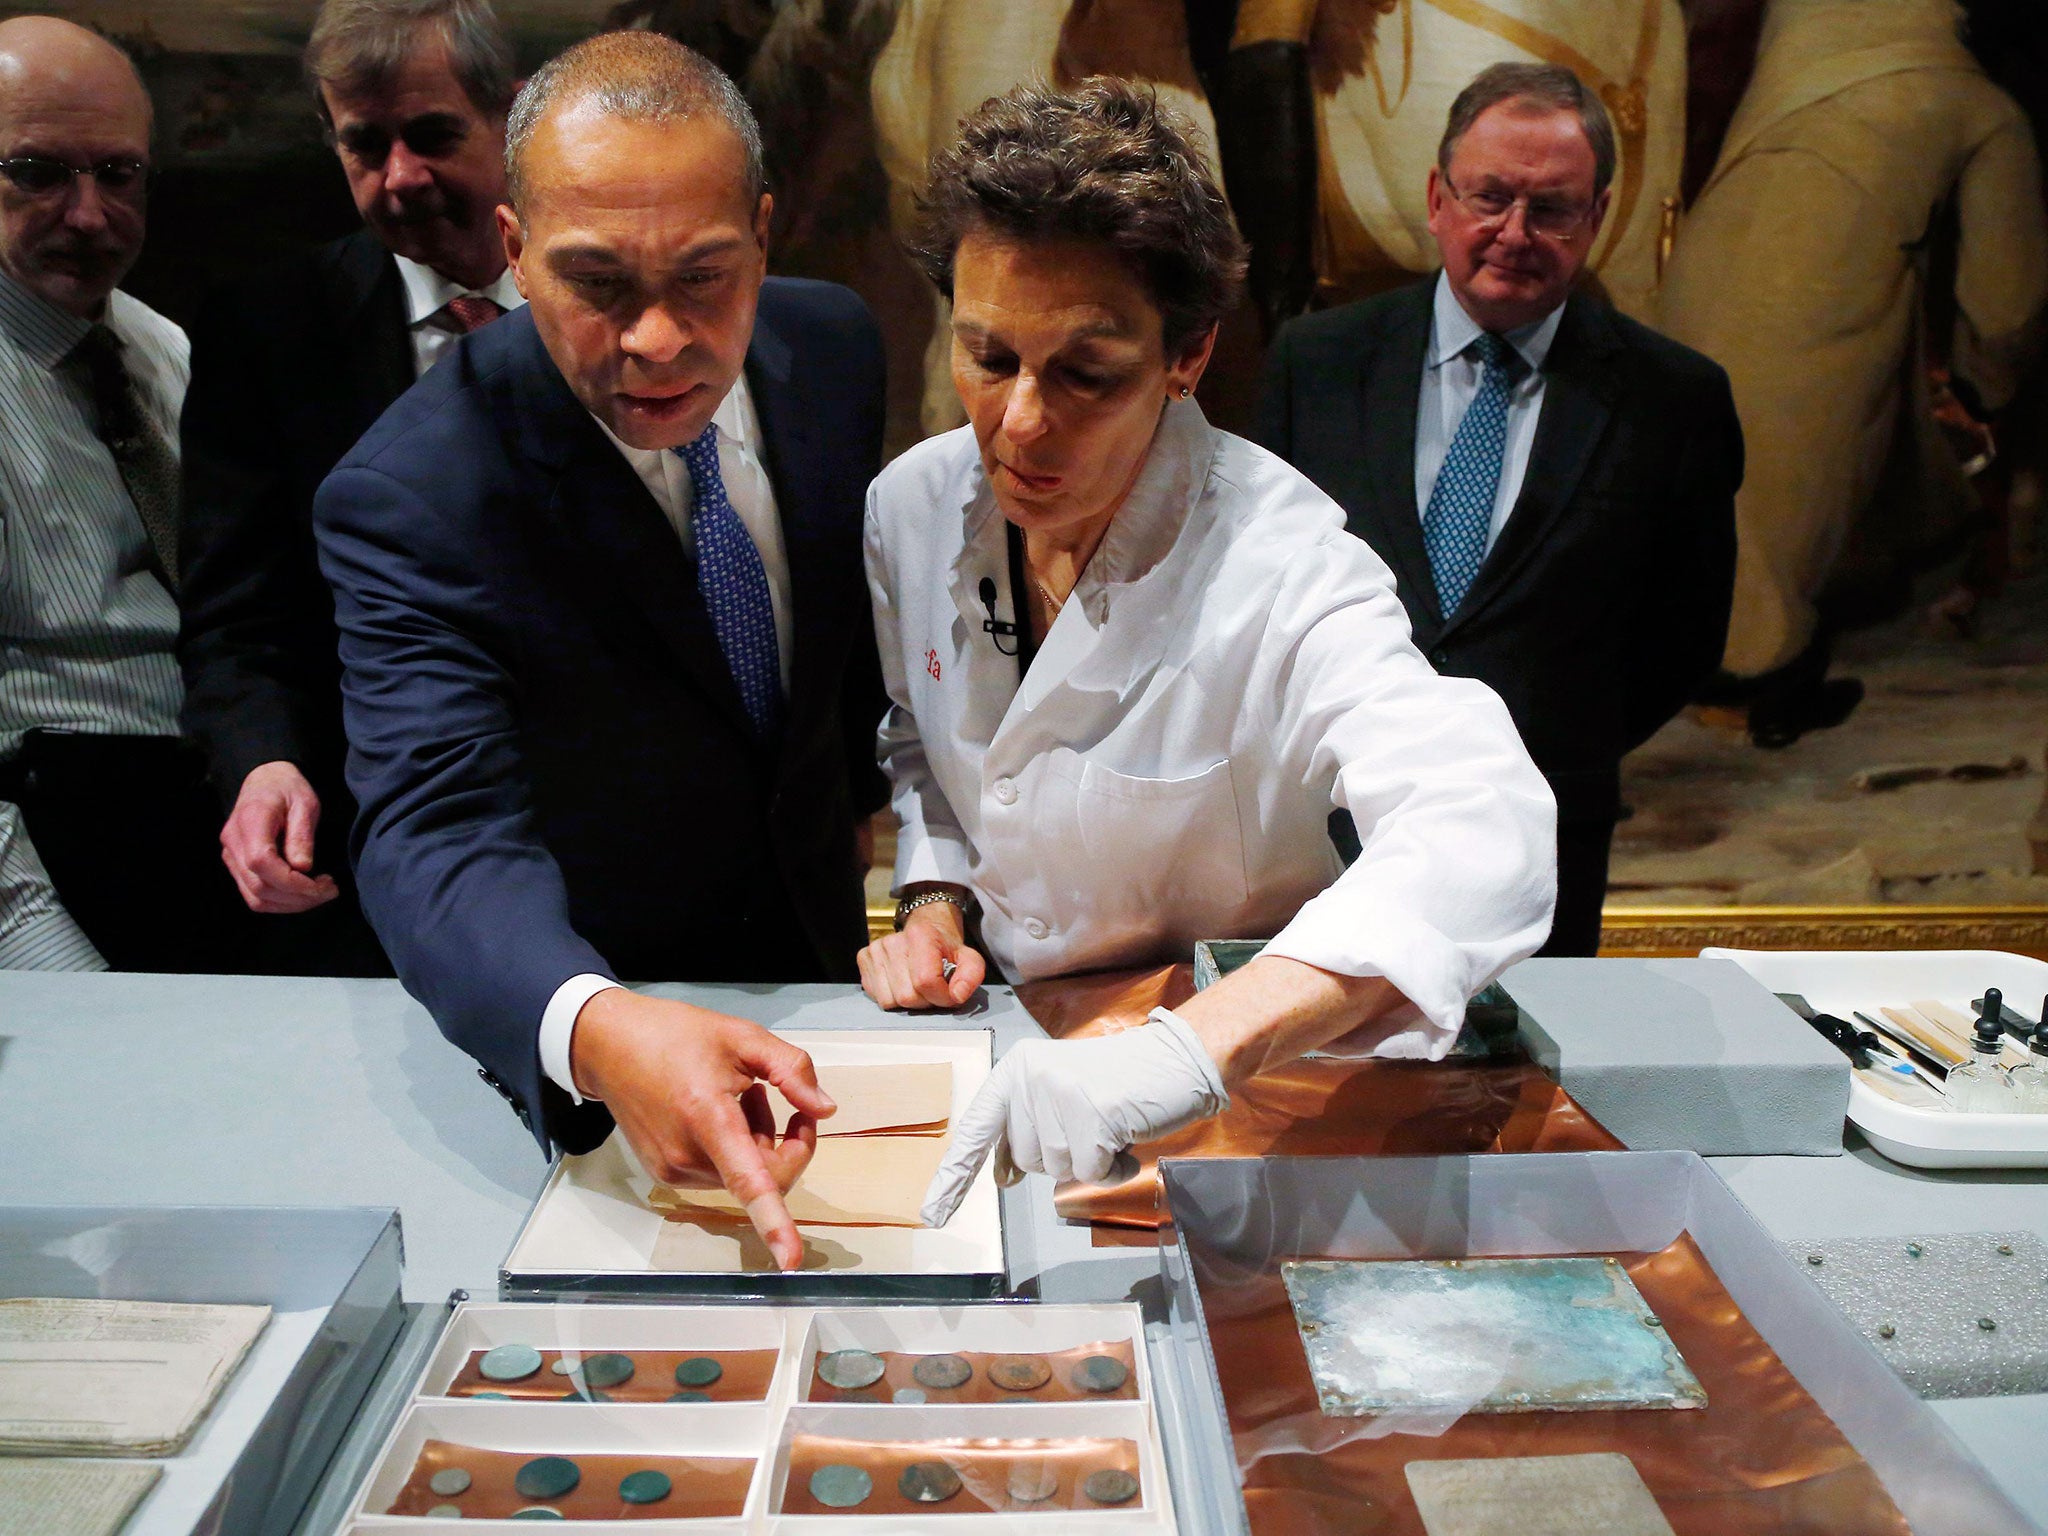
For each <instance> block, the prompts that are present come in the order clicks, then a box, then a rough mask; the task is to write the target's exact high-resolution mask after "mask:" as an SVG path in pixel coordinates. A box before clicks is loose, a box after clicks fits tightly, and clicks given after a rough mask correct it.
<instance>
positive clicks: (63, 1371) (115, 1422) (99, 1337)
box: [0, 1297, 270, 1456]
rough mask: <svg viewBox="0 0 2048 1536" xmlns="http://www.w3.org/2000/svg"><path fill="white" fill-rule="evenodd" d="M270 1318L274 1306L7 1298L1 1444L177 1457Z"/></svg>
mask: <svg viewBox="0 0 2048 1536" xmlns="http://www.w3.org/2000/svg"><path fill="white" fill-rule="evenodd" d="M269 1319H270V1308H268V1307H247V1306H191V1305H186V1304H183V1303H178V1302H153V1301H101V1300H86V1299H76V1298H71V1297H15V1298H11V1299H6V1300H0V1453H10V1452H11V1453H15V1454H22V1453H26V1454H29V1455H41V1456H167V1455H170V1454H172V1453H174V1452H176V1451H177V1450H178V1449H179V1448H180V1447H181V1446H183V1445H184V1443H185V1441H186V1440H187V1439H188V1438H189V1437H190V1436H191V1434H192V1431H193V1429H194V1428H195V1427H196V1426H197V1425H198V1423H199V1421H200V1419H201V1418H203V1417H204V1416H205V1414H206V1410H207V1408H208V1407H209V1406H210V1405H211V1404H212V1402H213V1400H214V1398H215V1397H216V1396H218V1395H219V1393H220V1389H221V1385H222V1383H224V1382H225V1381H226V1380H227V1379H228V1377H229V1376H231V1375H232V1374H234V1369H235V1367H236V1366H237V1365H238V1364H240V1362H241V1359H242V1357H243V1355H245V1354H247V1353H248V1351H249V1346H250V1344H251V1343H252V1342H254V1340H255V1338H256V1335H257V1334H259V1333H261V1332H262V1331H263V1325H264V1324H265V1323H266V1322H268V1321H269Z"/></svg>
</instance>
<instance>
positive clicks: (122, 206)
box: [0, 16, 151, 318]
mask: <svg viewBox="0 0 2048 1536" xmlns="http://www.w3.org/2000/svg"><path fill="white" fill-rule="evenodd" d="M150 117H151V112H150V103H149V93H148V92H147V91H146V90H144V89H143V85H142V79H141V77H140V76H139V75H137V74H136V72H135V66H134V65H133V64H132V63H130V62H129V60H128V56H127V55H126V54H124V53H122V52H121V50H120V49H118V48H116V47H115V46H114V45H113V44H112V43H110V42H108V41H107V40H106V39H105V38H103V37H100V36H99V35H98V34H96V33H93V32H88V31H87V30H86V29H85V28H83V27H80V26H75V25H73V24H72V23H71V22H68V21H61V20H59V19H58V18H56V17H54V16H17V17H14V18H13V19H11V20H8V21H0V160H6V161H26V162H30V165H29V166H28V167H27V168H22V167H17V168H16V169H15V170H14V171H12V172H10V173H9V174H8V175H7V176H5V177H0V271H4V272H5V273H6V274H7V276H9V277H10V278H12V279H13V280H14V281H15V282H17V283H19V284H21V285H22V286H23V287H25V288H27V289H29V290H30V291H31V292H34V293H36V294H39V295H40V296H41V297H43V298H45V299H47V300H49V301H50V302H51V303H53V304H55V305H57V306H58V307H59V308H61V309H65V310H68V311H70V312H71V313H73V314H76V315H80V316H84V317H87V318H92V317H95V316H97V315H98V314H99V313H100V311H101V309H102V308H103V307H104V306H105V304H106V299H107V295H108V294H109V293H111V292H112V291H113V289H114V286H115V284H117V283H119V282H120V281H121V279H122V278H123V277H125V276H127V274H128V269H129V268H130V267H131V266H133V265H134V264H135V258H136V256H137V255H139V254H140V253H141V250H142V233H143V205H144V191H145V185H146V183H145V180H144V178H143V177H142V176H141V175H140V174H139V173H137V172H136V170H135V167H137V166H146V165H147V164H148V161H149V129H150ZM53 166H62V167H65V168H67V169H69V170H72V171H91V170H92V169H94V168H97V170H98V174H97V175H94V174H85V175H73V176H70V177H68V178H62V179H59V177H58V173H57V172H56V171H55V170H53V169H52V167H53ZM52 183H54V184H52Z"/></svg>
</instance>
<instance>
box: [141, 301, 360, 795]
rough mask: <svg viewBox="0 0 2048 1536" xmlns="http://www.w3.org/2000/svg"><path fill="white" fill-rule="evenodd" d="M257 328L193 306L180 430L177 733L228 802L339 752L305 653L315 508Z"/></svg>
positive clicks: (321, 618) (220, 309)
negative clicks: (257, 778)
mask: <svg viewBox="0 0 2048 1536" xmlns="http://www.w3.org/2000/svg"><path fill="white" fill-rule="evenodd" d="M243 297H244V298H245V297H246V295H244V296H243ZM266 329H267V327H265V326H264V325H263V324H262V322H261V318H260V317H252V316H250V314H249V312H248V310H247V308H246V305H245V304H242V303H238V302H236V301H235V296H234V295H231V294H229V293H225V292H224V293H221V294H218V295H216V296H215V297H214V299H213V300H212V301H211V302H209V303H208V304H207V305H206V306H205V308H204V309H202V311H201V313H200V317H199V319H198V321H197V323H196V324H195V325H194V326H193V329H192V383H191V387H190V388H189V389H188V391H187V393H186V396H185V409H184V416H183V420H182V424H181V431H180V435H181V438H182V443H183V456H184V500H183V513H182V517H183V526H182V530H181V533H180V564H181V566H182V579H181V581H180V584H179V592H178V603H179V608H180V614H181V623H180V633H179V637H178V659H179V663H180V665H181V667H182V668H183V671H184V675H185V706H184V716H183V723H184V727H185V732H186V734H187V735H188V736H190V737H191V738H192V739H193V740H194V741H196V742H197V743H198V745H199V747H200V749H201V750H202V751H203V752H204V753H205V755H206V761H207V771H208V774H209V775H210V777H211V778H212V779H213V782H214V784H215V786H216V788H217V789H218V790H219V791H220V795H221V798H222V801H223V803H225V804H229V805H232V804H233V802H234V798H235V795H236V793H237V792H238V791H239V790H240V788H241V785H242V780H243V779H244V778H245V777H247V776H248V773H249V771H250V770H251V769H252V768H255V767H257V766H258V765H260V764H263V763H268V762H275V761H278V760H280V759H282V760H284V761H287V762H291V763H295V764H297V765H298V766H299V768H300V769H301V770H303V771H305V772H307V773H308V774H309V775H310V774H316V773H317V770H318V766H319V765H320V764H322V763H325V762H331V761H333V760H334V759H335V757H336V756H337V754H338V748H339V743H338V742H337V741H335V740H334V726H333V712H334V703H333V698H334V694H333V690H334V668H333V659H332V657H331V656H330V655H309V654H308V648H307V643H306V636H307V634H308V631H309V628H310V629H311V631H312V632H313V633H321V632H322V631H324V626H325V619H326V614H325V609H326V606H327V604H328V602H329V598H328V595H327V591H326V588H325V587H324V585H323V584H322V583H321V581H320V573H319V570H318V567H317V565H316V563H315V556H314V552H313V540H312V531H311V525H310V517H311V510H312V509H311V508H310V507H308V506H307V505H306V504H305V499H304V498H305V494H306V493H305V491H304V489H298V490H294V481H293V476H292V474H291V471H290V467H289V465H288V464H287V463H286V462H285V461H284V459H283V456H282V455H283V449H282V446H281V445H282V442H283V436H284V435H283V433H282V432H281V431H280V429H279V427H278V424H277V419H276V413H275V410H274V402H275V401H276V400H277V399H278V398H279V392H280V391H281V390H283V389H286V388H288V387H290V386H289V381H288V380H285V379H281V378H278V377H275V376H274V369H273V368H272V366H271V363H270V349H269V348H268V347H267V346H266V343H265V335H264V332H265V330H266ZM301 484H303V482H301ZM309 610H310V611H309ZM323 637H324V636H323Z"/></svg>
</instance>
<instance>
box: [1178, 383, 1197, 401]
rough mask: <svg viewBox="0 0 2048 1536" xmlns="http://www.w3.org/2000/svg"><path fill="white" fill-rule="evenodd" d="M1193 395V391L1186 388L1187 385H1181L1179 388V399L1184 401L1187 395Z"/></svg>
mask: <svg viewBox="0 0 2048 1536" xmlns="http://www.w3.org/2000/svg"><path fill="white" fill-rule="evenodd" d="M1193 393H1194V391H1193V390H1192V389H1189V388H1188V387H1187V385H1185V384H1183V385H1181V387H1180V397H1181V399H1183V400H1185V399H1187V397H1188V396H1189V395H1192V394H1193Z"/></svg>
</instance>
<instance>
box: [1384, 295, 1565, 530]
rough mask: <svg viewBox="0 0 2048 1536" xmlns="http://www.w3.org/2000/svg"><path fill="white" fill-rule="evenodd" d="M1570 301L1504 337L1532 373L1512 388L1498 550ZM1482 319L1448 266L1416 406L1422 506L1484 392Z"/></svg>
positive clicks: (1496, 504)
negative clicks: (1479, 348)
mask: <svg viewBox="0 0 2048 1536" xmlns="http://www.w3.org/2000/svg"><path fill="white" fill-rule="evenodd" d="M1563 316H1564V306H1563V305H1562V304H1560V305H1558V307H1557V308H1556V309H1553V310H1552V311H1551V312H1550V313H1549V314H1547V315H1545V316H1544V317H1543V318H1542V319H1541V320H1538V321H1536V322H1535V323H1534V324H1533V325H1525V326H1522V327H1521V328H1520V329H1519V330H1513V331H1509V332H1508V333H1507V335H1506V336H1505V337H1504V338H1503V339H1504V340H1505V341H1506V342H1507V343H1508V345H1509V346H1511V347H1513V348H1514V349H1515V350H1516V351H1517V352H1518V353H1520V354H1521V357H1522V361H1523V362H1525V363H1527V364H1528V365H1529V371H1528V372H1527V373H1525V374H1523V375H1522V380H1521V382H1520V383H1519V384H1517V385H1516V386H1515V387H1514V388H1513V389H1512V390H1511V391H1510V392H1509V394H1508V424H1507V444H1506V446H1505V447H1504V448H1503V450H1502V452H1501V465H1500V484H1499V485H1498V486H1497V487H1495V489H1494V493H1493V518H1492V521H1491V522H1489V523H1488V525H1487V529H1486V547H1487V548H1488V549H1489V550H1491V549H1492V548H1493V545H1494V541H1495V540H1497V539H1498V538H1499V537H1500V531H1501V529H1503V528H1505V527H1506V526H1507V522H1508V514H1509V513H1511V512H1513V511H1514V510H1515V498H1516V497H1518V496H1520V495H1521V494H1522V478H1523V476H1525V475H1526V474H1527V473H1528V472H1529V450H1530V449H1531V448H1532V447H1533V446H1534V445H1535V442H1536V422H1537V419H1538V418H1539V417H1540V416H1541V415H1542V414H1543V360H1544V359H1545V358H1546V357H1548V356H1549V355H1550V343H1551V342H1552V341H1554V340H1555V339H1556V337H1557V326H1558V322H1559V321H1560V320H1561V319H1562V318H1563ZM1481 334H1482V333H1481V329H1480V326H1479V322H1478V321H1476V320H1474V319H1473V318H1472V317H1471V316H1470V315H1468V314H1466V313H1465V307H1464V306H1463V305H1462V304H1460V303H1459V302H1458V296H1457V295H1456V294H1455V293H1453V292H1451V282H1450V279H1449V278H1447V277H1445V276H1444V275H1443V274H1442V273H1441V272H1439V273H1438V274H1437V279H1436V306H1435V314H1434V316H1433V318H1432V319H1431V321H1430V327H1429V351H1428V352H1427V353H1425V354H1424V356H1423V360H1422V397H1421V399H1420V400H1418V401H1417V402H1416V410H1415V512H1416V515H1417V516H1418V517H1419V516H1421V515H1422V514H1423V513H1425V512H1427V511H1428V510H1429V496H1430V492H1432V491H1433V490H1435V489H1436V477H1437V475H1438V473H1439V472H1440V471H1441V470H1442V469H1443V467H1444V459H1445V457H1446V456H1447V455H1448V454H1449V453H1450V451H1451V442H1452V440H1453V439H1454V438H1456V437H1457V435H1458V424H1459V423H1460V422H1462V421H1463V420H1464V419H1465V412H1466V411H1467V410H1468V409H1470V407H1471V405H1472V398H1473V396H1475V395H1477V394H1478V393H1479V385H1480V381H1481V380H1482V379H1483V378H1484V377H1485V376H1486V365H1485V364H1484V363H1482V362H1480V360H1479V354H1478V353H1476V352H1474V351H1473V350H1472V343H1473V342H1475V341H1477V340H1478V339H1479V337H1480V335H1481Z"/></svg>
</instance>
